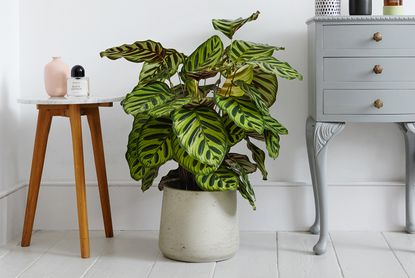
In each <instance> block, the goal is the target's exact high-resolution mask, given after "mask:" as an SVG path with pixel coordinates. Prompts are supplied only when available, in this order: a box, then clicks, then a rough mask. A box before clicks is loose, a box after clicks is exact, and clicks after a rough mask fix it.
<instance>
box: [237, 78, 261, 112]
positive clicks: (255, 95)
mask: <svg viewBox="0 0 415 278" xmlns="http://www.w3.org/2000/svg"><path fill="white" fill-rule="evenodd" d="M235 84H236V85H237V86H238V87H239V88H240V89H241V90H242V91H243V92H245V94H246V95H247V96H249V98H250V99H251V100H252V101H253V102H254V103H255V105H256V107H257V108H258V110H259V111H260V112H261V114H262V115H269V109H268V106H267V104H266V103H265V101H264V99H263V98H262V95H261V93H260V92H259V90H258V89H257V88H256V87H255V86H253V85H250V84H246V83H245V82H243V81H241V80H238V81H235Z"/></svg>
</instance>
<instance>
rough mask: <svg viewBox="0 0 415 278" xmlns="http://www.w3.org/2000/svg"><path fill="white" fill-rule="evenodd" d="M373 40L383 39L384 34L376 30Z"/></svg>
mask: <svg viewBox="0 0 415 278" xmlns="http://www.w3.org/2000/svg"><path fill="white" fill-rule="evenodd" d="M373 40H375V41H377V42H380V41H381V40H382V34H381V33H379V32H376V33H374V34H373Z"/></svg>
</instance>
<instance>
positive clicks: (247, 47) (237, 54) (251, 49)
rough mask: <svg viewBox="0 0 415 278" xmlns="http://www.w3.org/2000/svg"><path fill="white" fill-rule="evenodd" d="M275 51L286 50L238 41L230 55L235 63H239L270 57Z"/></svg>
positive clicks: (231, 47)
mask: <svg viewBox="0 0 415 278" xmlns="http://www.w3.org/2000/svg"><path fill="white" fill-rule="evenodd" d="M275 50H284V47H276V46H271V45H266V44H259V43H253V42H248V41H241V40H236V41H233V42H232V44H231V46H230V48H229V54H228V55H229V57H230V58H231V60H232V61H233V62H234V63H238V62H240V61H246V60H255V59H258V58H264V57H270V56H272V54H273V53H274V51H275Z"/></svg>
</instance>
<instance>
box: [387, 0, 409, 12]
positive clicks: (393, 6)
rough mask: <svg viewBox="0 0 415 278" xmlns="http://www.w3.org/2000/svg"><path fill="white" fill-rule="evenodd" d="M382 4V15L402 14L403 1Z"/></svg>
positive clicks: (388, 1)
mask: <svg viewBox="0 0 415 278" xmlns="http://www.w3.org/2000/svg"><path fill="white" fill-rule="evenodd" d="M383 3H384V6H383V14H384V15H402V14H404V10H403V0H384V1H383Z"/></svg>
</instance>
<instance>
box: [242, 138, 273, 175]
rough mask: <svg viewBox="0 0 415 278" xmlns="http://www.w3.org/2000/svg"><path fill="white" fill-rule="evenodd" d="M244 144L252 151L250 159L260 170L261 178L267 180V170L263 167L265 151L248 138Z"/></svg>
mask: <svg viewBox="0 0 415 278" xmlns="http://www.w3.org/2000/svg"><path fill="white" fill-rule="evenodd" d="M246 144H247V146H248V149H249V150H250V151H251V152H252V159H253V160H254V161H255V162H256V164H257V166H258V169H259V170H260V171H261V174H262V178H263V179H264V180H267V178H268V172H267V169H266V168H265V152H264V151H263V150H261V149H260V148H259V147H257V146H256V145H255V144H254V143H252V142H251V141H249V139H248V140H247V141H246Z"/></svg>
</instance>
